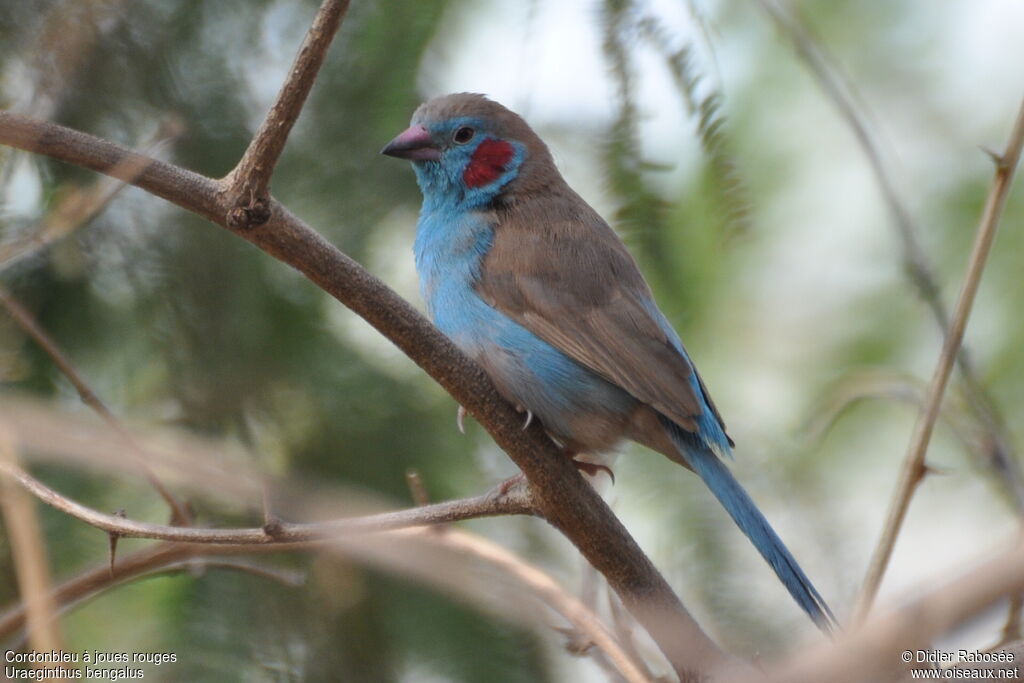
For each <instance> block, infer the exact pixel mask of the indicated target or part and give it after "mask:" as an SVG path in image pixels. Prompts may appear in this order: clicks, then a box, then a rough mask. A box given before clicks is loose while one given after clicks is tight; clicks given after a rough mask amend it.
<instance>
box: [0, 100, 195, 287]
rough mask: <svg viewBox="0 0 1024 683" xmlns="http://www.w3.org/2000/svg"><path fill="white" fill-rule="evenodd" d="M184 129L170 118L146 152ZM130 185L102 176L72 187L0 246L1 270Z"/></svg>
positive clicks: (90, 214)
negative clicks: (22, 232) (22, 231)
mask: <svg viewBox="0 0 1024 683" xmlns="http://www.w3.org/2000/svg"><path fill="white" fill-rule="evenodd" d="M182 130H183V126H182V124H181V122H180V121H179V120H178V119H177V118H175V117H168V118H167V119H166V120H164V121H163V122H162V123H161V124H160V127H159V129H158V130H157V131H156V133H155V134H154V135H153V137H152V138H151V139H150V140H149V141H148V142H146V143H145V145H143V148H142V149H143V154H147V153H149V152H148V151H147V150H154V149H155V148H156V147H157V146H158V145H159V144H161V143H165V142H167V141H168V140H172V139H174V138H176V137H178V136H179V135H180V134H181V132H182ZM133 170H134V171H135V172H137V171H139V170H141V167H140V166H139V163H138V162H137V161H136V163H135V164H134V166H133V165H132V164H131V161H130V160H129V161H126V167H125V168H124V169H119V173H120V172H122V171H123V172H124V173H132V172H133ZM127 185H128V183H126V182H124V181H120V180H115V179H112V178H104V177H102V176H101V177H99V178H98V179H97V180H96V182H94V183H92V184H91V185H90V186H89V187H87V188H80V187H72V188H70V190H69V191H67V192H64V194H63V197H62V198H61V199H60V201H59V203H57V205H56V206H54V207H53V208H52V209H51V210H49V211H48V212H47V214H46V216H44V217H43V218H42V219H40V220H39V222H38V223H37V224H36V225H35V226H33V227H32V229H30V230H29V231H28V234H25V235H24V236H21V237H19V238H17V239H15V240H13V241H11V242H8V243H6V244H2V245H0V272H3V271H6V270H7V269H8V268H11V267H12V266H13V265H14V264H16V263H19V262H20V261H23V260H24V259H26V258H28V257H30V256H32V255H33V254H35V253H37V252H39V251H40V250H42V249H44V248H46V247H47V246H49V245H50V244H52V243H53V242H56V241H57V240H59V239H61V238H63V237H66V236H67V235H69V234H71V233H72V232H74V231H75V230H77V229H78V228H79V227H80V226H82V225H84V224H86V223H88V222H89V221H90V220H92V218H93V217H95V216H96V215H98V214H99V213H100V212H101V211H103V209H104V208H106V206H107V205H108V204H109V203H110V202H111V200H113V199H114V198H115V197H116V196H117V194H118V193H119V192H120V191H121V190H123V189H124V188H125V187H127Z"/></svg>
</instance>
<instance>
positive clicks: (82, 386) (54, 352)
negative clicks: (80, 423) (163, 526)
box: [0, 287, 190, 525]
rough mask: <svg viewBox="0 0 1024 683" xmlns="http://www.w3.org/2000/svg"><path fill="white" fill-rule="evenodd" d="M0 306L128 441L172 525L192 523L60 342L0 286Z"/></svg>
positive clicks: (90, 404) (143, 453)
mask: <svg viewBox="0 0 1024 683" xmlns="http://www.w3.org/2000/svg"><path fill="white" fill-rule="evenodd" d="M0 305H3V307H4V308H5V309H7V312H8V313H9V314H10V316H11V317H12V318H14V321H15V322H16V323H18V326H19V327H21V329H23V330H24V331H25V332H27V333H28V334H29V336H31V337H32V338H33V339H34V340H35V341H36V343H37V344H39V346H40V347H41V348H42V349H43V351H45V352H46V355H48V356H49V357H50V359H51V360H52V361H53V363H54V365H56V366H57V368H58V369H59V370H60V371H61V373H63V374H64V376H65V377H67V378H68V381H69V382H71V384H72V386H74V387H75V391H77V392H78V395H79V397H81V399H82V402H83V403H85V404H86V405H87V406H89V407H90V408H92V409H93V411H95V412H96V414H98V415H99V416H100V417H102V418H103V421H104V422H106V423H107V425H108V426H109V427H110V429H111V430H112V431H113V432H114V433H115V434H117V435H118V437H119V438H120V439H121V440H122V441H123V442H124V444H125V446H126V447H127V449H126V450H127V451H128V453H129V454H131V456H132V459H133V460H135V464H136V465H138V467H139V470H140V471H141V472H142V474H143V476H144V477H145V478H146V480H147V481H148V482H149V483H150V485H151V486H152V487H153V488H154V489H155V490H156V492H157V493H159V494H160V497H161V498H163V499H164V500H165V501H166V502H167V505H168V506H170V508H171V521H172V523H174V524H176V525H186V524H188V522H189V518H190V515H189V514H188V509H187V508H186V507H185V506H184V505H183V504H182V503H181V501H179V500H178V499H177V497H176V496H175V495H174V494H173V493H171V492H170V490H169V489H168V488H167V487H166V486H164V485H163V483H162V482H161V481H160V478H159V477H157V476H156V472H154V471H153V468H152V467H150V466H149V463H148V462H147V459H146V456H145V451H144V450H143V448H142V446H141V445H140V444H139V443H138V442H136V441H135V439H134V438H133V437H132V435H131V434H130V433H129V432H128V430H127V429H125V428H124V425H122V424H121V422H120V420H118V419H117V418H116V417H115V416H114V414H113V413H112V412H110V409H109V408H107V406H106V404H104V403H103V401H102V400H100V397H99V396H98V395H97V394H96V392H95V391H93V390H92V389H91V388H90V387H89V385H88V384H87V383H86V381H85V380H84V379H82V376H81V375H80V374H79V373H78V371H77V370H76V369H75V366H74V365H73V364H72V363H71V361H70V360H69V359H68V357H67V356H65V355H64V352H63V351H61V350H60V347H59V346H57V343H56V342H55V341H54V340H53V339H51V338H50V335H48V334H47V333H46V331H45V330H44V329H43V328H42V327H41V326H40V325H39V323H38V322H36V319H35V318H34V317H33V316H32V314H31V313H29V312H28V310H27V309H26V308H25V307H24V306H22V305H21V303H20V302H19V301H18V300H17V299H15V298H14V297H13V296H12V295H11V293H10V292H8V291H7V290H6V289H4V288H3V287H0Z"/></svg>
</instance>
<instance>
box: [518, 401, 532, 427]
mask: <svg viewBox="0 0 1024 683" xmlns="http://www.w3.org/2000/svg"><path fill="white" fill-rule="evenodd" d="M516 412H520V413H526V422H524V423H523V431H524V432H525V431H526V428H527V427H529V426H530V423H531V422H533V411H532V410H530V409H529V408H524V407H523V406H520V405H517V406H516Z"/></svg>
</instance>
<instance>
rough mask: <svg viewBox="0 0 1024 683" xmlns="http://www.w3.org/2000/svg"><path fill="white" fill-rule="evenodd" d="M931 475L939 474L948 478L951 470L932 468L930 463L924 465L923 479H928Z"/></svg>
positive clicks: (922, 468) (922, 467)
mask: <svg viewBox="0 0 1024 683" xmlns="http://www.w3.org/2000/svg"><path fill="white" fill-rule="evenodd" d="M930 474H937V475H939V476H946V475H947V474H949V470H947V469H943V468H939V467H932V466H931V465H929V464H928V463H925V464H923V465H922V466H921V478H922V479H923V478H924V477H927V476H928V475H930Z"/></svg>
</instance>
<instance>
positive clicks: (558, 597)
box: [396, 529, 651, 683]
mask: <svg viewBox="0 0 1024 683" xmlns="http://www.w3.org/2000/svg"><path fill="white" fill-rule="evenodd" d="M396 533H397V534H398V535H399V536H402V535H408V534H422V530H421V529H409V530H400V531H398V532H396ZM435 537H436V540H435V541H434V542H436V543H439V544H440V545H442V546H444V547H447V548H450V549H452V550H455V551H458V552H462V553H466V554H469V555H473V556H475V557H478V558H480V559H482V560H484V561H486V562H487V563H489V564H491V565H494V566H495V567H497V568H499V569H500V570H501V571H502V573H503V574H506V575H508V576H510V577H512V578H513V579H514V580H516V581H518V582H520V583H522V584H523V585H524V586H526V587H527V588H528V589H529V591H530V592H532V593H533V594H534V595H536V596H537V597H538V598H539V599H540V601H541V603H542V604H544V605H546V606H548V607H550V608H551V609H553V610H554V611H555V612H557V613H559V614H561V615H562V616H563V617H565V619H566V620H567V621H568V622H569V623H570V624H572V626H573V628H574V629H575V630H577V631H579V632H580V633H583V634H585V635H586V637H587V639H588V640H589V641H590V642H592V643H593V644H594V645H595V646H597V647H598V648H600V650H601V651H602V652H603V653H604V654H605V655H606V656H607V657H608V659H609V660H610V661H611V662H612V663H613V664H614V665H615V668H616V669H618V671H619V673H621V674H622V676H623V677H624V678H625V679H626V680H627V681H630V682H631V683H633V682H644V681H650V680H651V679H650V677H649V676H647V675H645V674H644V673H643V670H642V668H641V665H640V664H639V663H638V662H637V661H635V660H634V659H633V658H632V657H631V656H630V655H629V654H628V653H627V652H626V651H625V650H624V649H623V648H622V646H621V644H620V643H619V642H618V641H617V640H616V639H615V637H614V636H613V635H612V633H611V632H610V631H609V630H608V627H607V626H605V625H604V624H603V623H602V622H601V620H600V619H599V618H598V617H597V615H596V614H594V612H593V611H591V610H590V609H588V608H587V607H586V606H585V605H584V604H583V603H582V602H580V601H579V600H578V599H577V598H575V597H573V596H572V595H570V594H569V593H568V592H567V591H566V590H565V589H563V588H562V587H561V586H560V585H558V583H557V582H555V580H554V579H552V578H551V577H550V576H549V575H548V574H546V573H544V572H542V571H541V570H540V569H538V568H537V567H534V566H533V565H531V564H528V563H526V562H524V561H523V560H521V559H520V558H518V557H516V556H515V555H514V554H512V553H510V552H509V551H507V550H505V549H504V548H502V547H501V546H499V545H497V544H495V543H492V542H491V541H488V540H487V539H485V538H482V537H480V536H477V535H475V534H469V533H466V532H464V531H456V530H452V531H449V532H448V533H446V534H435Z"/></svg>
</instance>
